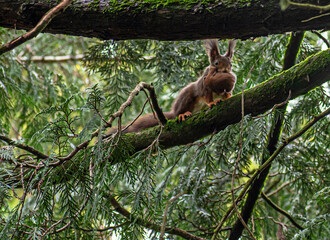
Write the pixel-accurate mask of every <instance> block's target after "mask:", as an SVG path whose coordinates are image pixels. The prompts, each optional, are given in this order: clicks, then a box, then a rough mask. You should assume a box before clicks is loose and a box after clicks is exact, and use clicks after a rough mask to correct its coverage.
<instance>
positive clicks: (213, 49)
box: [203, 39, 220, 65]
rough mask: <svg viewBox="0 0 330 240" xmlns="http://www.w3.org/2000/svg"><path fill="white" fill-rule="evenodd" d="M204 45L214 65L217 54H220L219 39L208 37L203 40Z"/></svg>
mask: <svg viewBox="0 0 330 240" xmlns="http://www.w3.org/2000/svg"><path fill="white" fill-rule="evenodd" d="M203 45H204V47H205V51H206V53H207V55H208V56H209V60H210V63H211V65H212V63H213V62H214V60H215V58H216V56H220V51H219V47H218V41H217V40H216V39H206V40H203Z"/></svg>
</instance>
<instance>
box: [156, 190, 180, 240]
mask: <svg viewBox="0 0 330 240" xmlns="http://www.w3.org/2000/svg"><path fill="white" fill-rule="evenodd" d="M183 194H185V193H184V192H183V193H179V194H178V195H176V196H174V197H173V198H171V199H170V200H169V201H168V202H167V204H166V207H165V210H164V217H163V222H162V226H161V229H160V236H159V239H160V240H162V239H164V235H165V228H166V221H167V212H168V208H169V206H170V204H171V203H173V202H174V201H175V200H177V199H178V198H179V197H181V196H182V195H183Z"/></svg>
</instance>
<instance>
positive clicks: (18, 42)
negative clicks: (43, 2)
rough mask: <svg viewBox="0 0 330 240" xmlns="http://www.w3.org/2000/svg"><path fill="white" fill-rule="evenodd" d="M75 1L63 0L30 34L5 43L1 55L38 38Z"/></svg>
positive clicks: (0, 49)
mask: <svg viewBox="0 0 330 240" xmlns="http://www.w3.org/2000/svg"><path fill="white" fill-rule="evenodd" d="M72 1H73V0H63V1H62V2H61V3H60V4H58V5H57V6H55V7H53V8H52V9H50V10H49V11H48V12H47V13H46V14H45V15H44V16H43V17H42V18H41V20H40V21H39V22H38V24H37V25H36V26H35V27H34V28H33V29H32V30H30V31H29V32H27V33H25V34H23V35H22V36H20V37H18V38H16V39H14V40H12V41H11V42H9V43H5V44H3V45H1V46H0V55H2V54H3V53H5V52H8V51H10V50H12V49H14V48H15V47H17V46H19V45H21V44H23V43H24V42H26V41H28V40H30V39H32V38H34V37H36V36H37V35H38V34H39V33H40V32H42V31H43V30H44V29H45V28H46V27H47V25H48V24H49V23H50V21H51V20H52V19H53V18H54V17H56V16H57V15H58V14H59V13H60V11H61V10H64V9H65V8H66V7H67V6H68V5H69V4H70V3H71V2H72Z"/></svg>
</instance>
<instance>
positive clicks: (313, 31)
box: [311, 30, 330, 48]
mask: <svg viewBox="0 0 330 240" xmlns="http://www.w3.org/2000/svg"><path fill="white" fill-rule="evenodd" d="M311 32H312V33H314V34H315V35H317V36H318V37H319V38H321V39H322V40H323V42H324V43H325V44H326V45H327V47H328V48H330V42H329V41H328V39H326V38H325V37H323V35H322V34H321V33H319V32H318V31H316V30H312V31H311Z"/></svg>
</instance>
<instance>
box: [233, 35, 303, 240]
mask: <svg viewBox="0 0 330 240" xmlns="http://www.w3.org/2000/svg"><path fill="white" fill-rule="evenodd" d="M303 38H304V32H298V33H292V34H291V38H290V40H289V43H288V46H287V49H286V51H285V55H284V61H283V70H286V69H289V68H290V67H292V66H293V65H294V64H295V62H296V58H297V56H298V52H299V49H300V45H301V42H302V40H303ZM290 96H291V89H290V91H289V97H290ZM289 97H288V98H287V100H286V103H285V104H284V105H281V106H280V107H279V108H278V110H279V111H278V112H276V113H275V114H274V117H273V119H274V121H273V126H272V127H271V128H270V131H269V133H268V139H267V150H268V152H269V154H274V153H275V149H276V145H277V143H278V141H279V138H280V134H281V131H282V126H283V122H284V113H285V111H286V106H287V101H288V99H289ZM267 154H268V153H266V152H264V153H263V155H262V161H261V162H262V163H265V162H266V159H267V158H266V156H267ZM269 170H270V166H269V167H267V168H265V171H264V172H263V173H261V174H260V175H257V176H256V177H258V179H257V180H256V181H254V182H251V184H252V186H251V188H250V190H249V194H248V196H247V199H246V201H245V203H244V206H243V208H242V215H243V219H244V220H245V221H248V220H249V218H250V216H251V214H252V211H253V208H254V206H255V204H256V201H257V199H258V197H259V194H260V191H261V188H262V186H263V184H264V181H265V180H266V178H267V176H268V172H269ZM255 174H256V173H255ZM255 174H254V175H253V176H255ZM250 180H251V179H250ZM242 192H243V191H242ZM244 227H245V226H244ZM243 229H244V228H243V226H242V224H241V221H239V220H236V222H235V224H234V226H233V231H232V232H231V234H230V236H229V239H230V240H236V239H239V238H240V236H241V235H242V232H243Z"/></svg>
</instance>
